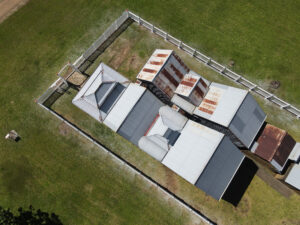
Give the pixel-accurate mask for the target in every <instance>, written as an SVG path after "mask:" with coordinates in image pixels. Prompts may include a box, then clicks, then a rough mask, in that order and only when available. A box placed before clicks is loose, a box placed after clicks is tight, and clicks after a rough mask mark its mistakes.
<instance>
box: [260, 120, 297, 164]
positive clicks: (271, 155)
mask: <svg viewBox="0 0 300 225" xmlns="http://www.w3.org/2000/svg"><path fill="white" fill-rule="evenodd" d="M257 143H258V146H257V148H256V149H255V152H254V153H255V154H256V155H258V156H260V157H261V158H263V159H265V160H267V161H269V162H271V161H272V160H275V161H276V162H277V163H278V164H279V165H280V166H284V164H285V162H286V160H287V159H288V158H289V155H290V153H291V151H292V149H293V148H294V146H295V144H296V142H295V141H294V140H293V138H292V137H291V136H290V135H288V133H287V132H286V131H285V130H282V129H280V128H278V127H275V126H273V125H271V124H267V125H266V127H265V128H264V130H263V132H262V134H261V135H260V137H259V138H258V140H257Z"/></svg>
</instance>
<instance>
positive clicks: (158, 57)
mask: <svg viewBox="0 0 300 225" xmlns="http://www.w3.org/2000/svg"><path fill="white" fill-rule="evenodd" d="M172 53H173V50H165V49H156V50H155V51H154V53H153V54H152V55H151V57H150V59H149V60H148V61H147V63H146V64H145V65H144V67H143V68H142V70H141V71H140V72H139V74H138V75H137V78H138V79H141V80H146V81H150V82H151V81H153V80H154V78H155V77H156V75H157V74H158V73H159V72H160V70H161V69H162V67H163V66H164V64H165V63H166V62H167V60H168V59H169V57H170V55H171V54H172Z"/></svg>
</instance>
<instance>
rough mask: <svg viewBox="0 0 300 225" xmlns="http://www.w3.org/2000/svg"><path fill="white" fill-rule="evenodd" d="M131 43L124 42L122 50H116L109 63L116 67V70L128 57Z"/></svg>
mask: <svg viewBox="0 0 300 225" xmlns="http://www.w3.org/2000/svg"><path fill="white" fill-rule="evenodd" d="M130 48H131V46H130V44H128V43H124V44H122V46H121V49H122V50H121V51H118V52H116V51H115V56H114V57H113V58H112V59H111V60H110V61H109V65H110V66H111V67H112V68H114V69H115V70H118V69H119V67H120V66H121V65H122V63H123V62H124V61H125V60H126V59H127V58H128V53H129V52H130Z"/></svg>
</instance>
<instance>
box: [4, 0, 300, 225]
mask: <svg viewBox="0 0 300 225" xmlns="http://www.w3.org/2000/svg"><path fill="white" fill-rule="evenodd" d="M126 8H128V9H130V10H132V11H134V12H136V13H138V14H139V15H141V16H142V17H144V18H145V19H147V20H149V21H151V22H153V23H154V24H155V25H158V26H159V27H161V28H163V29H164V30H166V31H168V32H169V33H171V34H172V35H174V36H175V37H177V38H180V39H182V40H183V41H185V42H187V43H188V44H190V45H191V46H193V47H196V48H198V49H200V50H201V51H203V52H204V53H207V54H208V55H209V56H211V57H214V58H215V59H217V60H219V61H220V62H222V63H225V64H226V63H228V61H229V60H231V59H233V60H234V61H235V63H236V64H235V66H234V67H235V68H234V69H235V70H236V71H238V72H242V73H243V74H246V75H247V76H248V77H249V79H250V80H253V81H255V82H256V81H257V82H258V83H259V84H262V85H265V87H268V83H269V81H270V80H279V81H280V82H281V86H280V88H279V89H278V90H276V91H274V92H275V93H276V94H278V95H279V96H281V97H283V98H284V99H286V100H288V101H290V102H291V103H294V104H296V105H297V106H299V99H300V91H299V88H298V87H299V76H298V71H299V69H300V65H299V64H298V63H297V61H296V59H297V56H298V55H297V53H298V52H299V48H300V47H299V43H300V36H299V14H298V12H299V4H298V2H297V1H289V2H282V1H279V0H277V1H272V2H270V1H252V2H247V3H244V2H242V1H240V2H236V1H229V2H228V1H227V2H224V1H221V0H219V1H213V2H212V1H210V2H200V1H189V2H180V1H178V0H173V1H167V2H164V1H151V2H147V1H130V2H129V1H124V0H123V1H107V0H104V1H103V0H102V1H100V0H90V1H84V0H78V1H71V0H63V1H58V0H54V1H43V0H35V1H30V2H29V3H28V4H27V5H26V6H25V7H23V8H22V9H21V10H19V11H18V12H17V13H15V14H14V15H12V16H11V17H10V18H9V19H8V20H6V21H4V22H3V23H2V24H0V102H1V107H0V135H1V136H2V137H4V135H5V134H6V133H7V132H8V131H9V130H11V129H15V130H17V131H18V132H19V133H20V135H21V137H22V140H21V141H20V142H19V143H13V142H8V141H6V140H4V138H0V205H2V206H4V207H10V208H13V209H16V208H17V207H19V206H23V207H27V206H28V205H29V204H32V205H34V207H36V208H41V209H43V210H46V211H49V212H55V213H57V214H58V215H60V217H61V218H62V221H63V222H64V223H65V224H99V223H101V224H181V223H189V220H188V218H187V217H186V216H185V215H184V214H183V217H182V213H181V212H180V213H178V210H179V211H180V209H178V208H177V207H175V206H173V205H170V204H169V202H168V204H167V203H166V201H165V200H163V199H162V198H161V196H160V195H159V194H157V192H156V191H152V190H151V189H150V190H148V189H147V186H145V184H143V183H142V182H140V181H139V180H138V179H137V180H135V179H136V178H134V179H133V178H132V179H130V175H128V174H127V173H126V172H125V171H124V169H123V168H119V167H118V165H117V164H114V163H112V162H111V160H110V159H109V158H107V157H105V156H102V155H101V154H100V153H99V152H98V150H97V149H95V148H94V147H93V146H92V145H90V144H89V143H88V142H86V141H85V140H84V139H82V138H80V137H79V136H77V135H76V134H74V133H73V132H67V134H65V135H62V134H60V129H59V126H60V122H59V121H58V120H57V119H54V117H53V116H52V115H50V114H49V113H47V112H46V111H44V110H43V109H41V108H40V107H38V106H37V105H36V104H35V103H34V99H35V98H37V97H38V96H39V95H40V94H41V93H42V92H43V91H44V90H45V89H46V88H47V87H48V86H49V84H50V83H52V82H53V81H54V80H55V79H56V73H57V71H58V70H59V69H60V68H61V67H62V66H63V64H64V63H66V61H67V60H71V61H73V60H75V59H76V58H77V57H78V56H79V55H80V54H82V53H83V52H84V50H85V49H86V48H87V47H88V46H89V45H90V44H91V43H92V42H93V41H94V40H95V39H96V38H97V37H98V36H99V35H101V33H102V32H103V31H104V30H105V29H106V28H107V27H108V26H109V24H111V23H112V22H113V21H114V20H115V19H116V18H117V17H118V16H119V15H120V14H121V12H122V11H123V10H124V9H126ZM141 57H142V56H141ZM132 74H133V73H132ZM275 110H278V109H277V108H275ZM270 112H272V111H271V110H270ZM81 115H84V113H82V114H81ZM284 117H285V116H280V117H279V119H280V120H282V121H283V122H282V123H284ZM269 118H270V116H269ZM274 120H276V117H274ZM87 123H88V122H87ZM89 123H95V122H94V121H90V122H89ZM297 123H298V122H294V126H299V123H298V124H297ZM284 128H285V127H284ZM99 131H101V132H102V130H99ZM103 132H104V131H103ZM106 132H109V131H106ZM62 133H64V132H62ZM104 134H105V133H103V135H104ZM108 135H109V134H108ZM111 140H113V141H114V140H115V139H114V138H112V139H111ZM298 140H299V139H298ZM128 154H129V153H128ZM129 155H131V152H130V154H129ZM103 159H104V160H103ZM148 159H149V160H151V159H150V157H149V158H148ZM145 161H146V160H145ZM146 163H149V164H152V162H151V161H149V162H148V161H147V162H146ZM112 167H113V168H115V169H114V170H112V169H111V168H112ZM117 174H119V176H117ZM122 176H124V178H123V177H122ZM162 176H164V175H162ZM172 176H173V175H171V176H165V178H166V179H164V178H161V179H160V180H159V181H166V180H167V178H169V177H170V179H169V180H168V182H169V183H172V182H173V180H172V179H173V178H172ZM179 183H184V185H182V186H181V185H180V186H178V189H179V190H180V192H181V193H189V194H191V195H193V193H194V191H195V189H194V187H193V186H192V185H188V184H187V183H186V182H185V181H183V180H181V179H179ZM252 183H253V185H252V184H251V186H250V187H249V190H248V191H247V193H246V195H245V199H249V201H242V202H241V205H240V206H239V208H237V209H235V208H233V207H232V206H231V205H229V204H227V203H225V202H221V203H218V204H217V203H216V202H215V201H214V200H211V199H210V198H208V197H205V196H204V194H199V193H202V192H200V191H198V192H195V196H192V197H191V198H190V199H188V200H189V201H190V202H191V203H192V204H193V205H195V206H196V207H197V208H199V209H200V210H201V211H202V212H203V213H205V214H206V213H207V214H208V216H210V217H211V219H213V220H215V221H217V222H219V223H220V224H228V223H229V224H230V223H231V224H236V223H248V224H249V223H250V222H249V221H248V217H249V218H252V220H250V221H252V222H254V223H255V224H259V223H261V224H266V223H264V222H268V221H274V223H275V224H276V223H278V224H280V223H288V224H296V223H299V220H298V218H299V217H298V216H297V213H298V212H299V208H298V207H299V206H298V205H299V198H298V197H297V196H295V195H293V196H292V198H291V199H284V198H283V197H282V196H279V194H278V193H276V192H275V191H274V190H272V189H267V188H262V187H263V186H265V185H266V184H264V183H263V181H261V180H260V179H259V178H257V177H255V179H254V180H253V182H252ZM254 184H255V185H254ZM261 188H262V189H261ZM261 190H264V191H261ZM199 195H200V197H199ZM250 199H251V200H250ZM267 200H269V201H270V204H267V203H268V201H267ZM249 207H250V208H251V209H252V210H251V211H249V210H248V211H247V210H243V209H247V208H249ZM245 211H246V212H245ZM256 220H257V221H256ZM227 222H228V223H227Z"/></svg>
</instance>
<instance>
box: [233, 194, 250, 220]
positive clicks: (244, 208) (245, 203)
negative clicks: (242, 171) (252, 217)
mask: <svg viewBox="0 0 300 225" xmlns="http://www.w3.org/2000/svg"><path fill="white" fill-rule="evenodd" d="M250 209H251V202H250V199H249V196H248V195H247V194H245V195H244V197H243V198H242V200H241V201H240V203H239V205H238V207H236V208H235V211H236V212H238V213H240V214H242V215H247V214H248V212H249V211H250Z"/></svg>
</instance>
